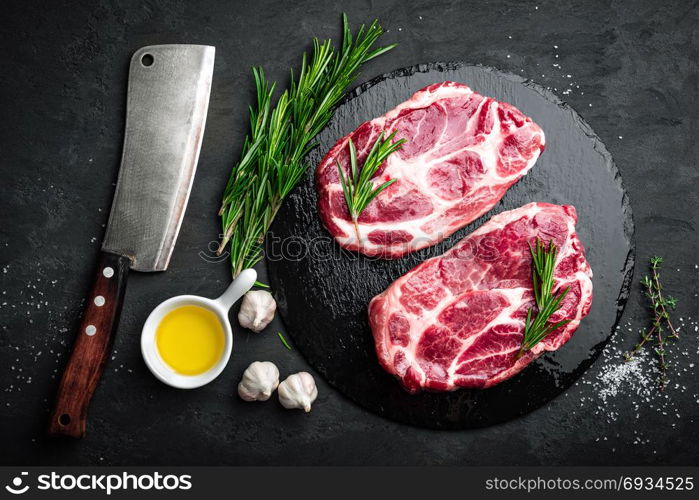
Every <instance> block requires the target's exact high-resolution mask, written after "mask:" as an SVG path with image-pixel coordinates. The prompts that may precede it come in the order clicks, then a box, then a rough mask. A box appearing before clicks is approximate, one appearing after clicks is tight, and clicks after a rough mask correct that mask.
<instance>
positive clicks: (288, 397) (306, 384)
mask: <svg viewBox="0 0 699 500" xmlns="http://www.w3.org/2000/svg"><path fill="white" fill-rule="evenodd" d="M278 392H279V402H280V403H281V404H282V406H283V407H284V408H288V409H292V408H302V409H303V411H305V412H306V413H308V412H309V411H311V403H313V401H315V400H316V397H318V388H317V387H316V381H315V380H313V375H311V374H310V373H306V372H299V373H294V374H293V375H289V376H288V377H286V379H285V380H284V381H283V382H282V383H281V384H279V391H278Z"/></svg>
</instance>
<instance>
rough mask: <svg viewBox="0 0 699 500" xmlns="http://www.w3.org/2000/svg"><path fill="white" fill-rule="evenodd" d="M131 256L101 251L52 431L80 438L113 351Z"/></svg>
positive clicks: (61, 386)
mask: <svg viewBox="0 0 699 500" xmlns="http://www.w3.org/2000/svg"><path fill="white" fill-rule="evenodd" d="M130 263H131V261H130V259H129V258H128V257H124V256H123V255H117V254H114V253H109V252H101V253H100V258H99V263H98V266H97V271H96V273H95V278H94V281H93V285H92V290H91V291H90V295H89V296H88V298H87V303H86V305H85V311H84V315H83V319H82V322H81V323H80V330H79V331H78V334H77V336H76V339H75V342H74V344H73V351H72V352H71V355H70V359H69V360H68V364H67V365H66V367H65V370H64V371H63V377H62V378H61V383H60V385H59V386H58V394H57V395H56V401H55V403H54V406H53V411H52V412H51V420H50V421H49V428H48V434H49V435H50V436H70V437H73V438H80V437H82V436H83V434H85V423H86V420H87V407H88V405H89V404H90V399H92V394H93V393H94V392H95V388H96V387H97V382H98V381H99V378H100V376H101V375H102V370H103V369H104V364H105V362H106V361H107V357H108V356H109V354H110V352H111V346H112V339H113V337H114V333H115V332H116V329H117V325H118V324H119V314H120V312H121V305H122V302H123V299H124V291H125V290H126V278H127V276H128V272H129V264H130Z"/></svg>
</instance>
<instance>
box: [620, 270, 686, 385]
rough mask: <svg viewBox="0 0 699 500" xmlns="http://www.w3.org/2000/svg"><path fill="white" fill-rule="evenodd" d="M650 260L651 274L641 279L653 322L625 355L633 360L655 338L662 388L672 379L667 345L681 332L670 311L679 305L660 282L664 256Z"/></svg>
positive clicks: (659, 379) (629, 359)
mask: <svg viewBox="0 0 699 500" xmlns="http://www.w3.org/2000/svg"><path fill="white" fill-rule="evenodd" d="M649 262H650V270H651V275H650V276H648V275H645V276H643V279H641V286H642V287H643V290H644V295H645V296H646V297H647V298H648V300H649V301H650V305H649V309H650V310H651V311H652V313H653V322H652V323H651V327H650V328H649V329H646V330H645V331H643V333H641V341H640V342H639V343H638V344H636V346H635V347H634V348H633V350H632V351H631V352H627V353H626V354H625V355H624V357H625V358H626V361H631V360H632V359H633V357H634V356H635V355H636V354H638V353H639V352H640V351H641V349H643V347H644V346H645V345H646V344H648V343H649V342H651V340H652V339H655V348H654V349H653V350H654V352H655V354H656V355H657V356H658V364H659V369H660V376H659V378H658V383H659V384H660V389H661V390H662V389H664V388H665V387H666V386H667V384H668V382H669V381H670V380H669V377H668V374H667V372H668V361H667V356H666V355H667V351H666V347H667V344H668V341H670V340H675V339H678V338H679V334H678V333H677V330H676V329H675V327H674V326H673V324H672V321H671V320H670V313H669V310H670V309H675V307H677V299H676V298H674V297H672V296H671V295H668V296H667V297H665V296H663V286H662V285H661V284H660V268H661V266H662V263H663V258H662V257H657V256H656V257H652V258H651V259H650V261H649Z"/></svg>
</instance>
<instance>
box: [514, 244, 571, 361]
mask: <svg viewBox="0 0 699 500" xmlns="http://www.w3.org/2000/svg"><path fill="white" fill-rule="evenodd" d="M535 246H536V248H535V249H534V248H532V247H531V245H529V251H530V253H531V255H532V283H533V286H534V300H535V302H536V312H534V307H531V308H529V311H527V319H526V322H525V323H524V340H523V342H522V347H521V348H520V350H519V354H518V357H519V356H522V355H523V354H524V353H525V352H526V351H528V350H530V349H531V348H532V347H534V346H535V345H536V344H538V343H539V342H541V341H542V340H543V339H544V338H546V336H547V335H549V334H550V333H551V332H553V331H555V330H557V329H558V328H560V327H562V326H563V325H565V324H567V323H569V321H570V320H567V319H564V320H561V321H558V322H556V323H551V322H549V319H550V318H551V316H552V315H553V314H554V313H555V312H556V311H558V309H559V308H560V307H561V302H562V301H563V298H564V297H565V296H566V294H567V293H568V291H569V290H570V287H567V288H566V289H565V290H563V291H562V292H561V293H559V294H558V295H553V293H551V292H552V289H553V283H554V280H553V272H554V269H555V267H556V257H558V248H557V247H556V245H554V243H553V241H549V245H548V248H546V245H545V244H544V243H543V242H541V241H539V238H537V239H536V244H535Z"/></svg>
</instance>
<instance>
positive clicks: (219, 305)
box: [141, 269, 257, 389]
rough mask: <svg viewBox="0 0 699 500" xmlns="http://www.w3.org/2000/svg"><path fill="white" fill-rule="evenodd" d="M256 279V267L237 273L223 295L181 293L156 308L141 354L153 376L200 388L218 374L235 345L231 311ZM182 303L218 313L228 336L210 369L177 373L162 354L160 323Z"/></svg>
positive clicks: (144, 334) (143, 337) (145, 330)
mask: <svg viewBox="0 0 699 500" xmlns="http://www.w3.org/2000/svg"><path fill="white" fill-rule="evenodd" d="M256 279H257V272H255V270H254V269H246V270H245V271H243V272H242V273H240V274H239V275H238V277H237V278H236V279H235V280H234V281H233V283H231V284H230V286H229V287H228V289H226V291H225V292H224V293H223V295H221V296H220V297H219V298H217V299H207V298H206V297H199V296H198V295H178V296H177V297H172V298H170V299H167V300H166V301H165V302H162V303H161V304H160V305H159V306H158V307H156V308H155V309H153V312H151V313H150V315H149V316H148V319H147V320H146V323H145V324H144V325H143V331H142V332H141V353H142V354H143V360H144V361H145V362H146V365H147V366H148V368H149V369H150V371H151V372H152V373H153V375H155V376H156V377H157V378H158V379H159V380H161V381H162V382H165V383H166V384H168V385H171V386H172V387H177V388H179V389H194V388H196V387H201V386H202V385H205V384H208V383H209V382H211V381H212V380H213V379H215V378H216V377H218V376H219V375H220V374H221V372H222V371H223V369H224V368H225V367H226V364H228V360H229V359H230V357H231V350H232V348H233V331H232V330H231V323H230V321H228V310H229V309H230V308H231V306H232V305H233V304H235V303H236V302H237V301H238V299H240V297H242V296H243V295H244V294H245V292H247V291H248V290H250V288H252V285H254V284H255V280H256ZM182 306H199V307H203V308H205V309H208V310H209V311H211V312H213V313H214V314H216V316H217V317H218V320H219V321H220V323H221V326H222V327H223V333H224V335H225V346H224V348H223V355H222V356H221V358H220V359H219V360H218V362H217V363H216V364H215V365H214V366H212V367H211V368H210V369H209V370H207V371H205V372H204V373H200V374H198V375H182V374H181V373H177V372H175V370H173V369H172V368H171V367H170V366H169V365H168V364H167V363H165V361H164V360H163V358H162V357H161V356H160V352H159V351H158V347H157V345H156V341H155V333H156V331H157V329H158V325H159V324H160V322H161V321H162V319H163V318H164V317H165V315H166V314H167V313H169V312H170V311H172V310H173V309H176V308H178V307H182Z"/></svg>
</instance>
